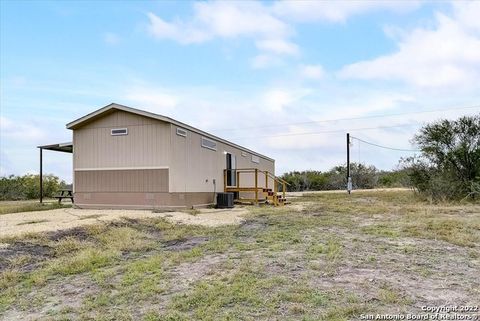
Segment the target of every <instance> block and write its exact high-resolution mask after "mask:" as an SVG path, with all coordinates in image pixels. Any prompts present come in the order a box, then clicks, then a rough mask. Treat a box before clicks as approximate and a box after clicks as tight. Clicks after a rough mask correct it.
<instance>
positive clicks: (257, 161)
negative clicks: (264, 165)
mask: <svg viewBox="0 0 480 321" xmlns="http://www.w3.org/2000/svg"><path fill="white" fill-rule="evenodd" d="M252 163H255V164H260V157H258V156H257V155H252Z"/></svg>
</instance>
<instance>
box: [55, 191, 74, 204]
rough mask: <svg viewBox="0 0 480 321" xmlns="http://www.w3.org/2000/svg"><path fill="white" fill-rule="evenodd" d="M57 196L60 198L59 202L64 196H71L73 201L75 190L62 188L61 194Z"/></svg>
mask: <svg viewBox="0 0 480 321" xmlns="http://www.w3.org/2000/svg"><path fill="white" fill-rule="evenodd" d="M55 198H57V199H58V203H61V202H62V200H63V199H64V198H69V199H70V200H71V201H72V203H73V192H72V190H71V189H61V190H60V194H59V195H56V196H55Z"/></svg>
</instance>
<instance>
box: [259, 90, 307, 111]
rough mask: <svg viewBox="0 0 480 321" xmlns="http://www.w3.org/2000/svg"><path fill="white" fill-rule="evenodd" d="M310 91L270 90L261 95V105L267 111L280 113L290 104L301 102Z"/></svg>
mask: <svg viewBox="0 0 480 321" xmlns="http://www.w3.org/2000/svg"><path fill="white" fill-rule="evenodd" d="M309 92H310V90H308V89H304V88H300V89H295V90H290V89H271V90H268V91H266V92H265V94H264V95H263V105H264V106H265V108H267V110H268V111H272V112H281V111H283V110H284V109H285V108H286V107H288V106H291V104H292V103H294V102H296V101H299V100H301V99H302V98H303V97H305V96H307V95H308V94H309Z"/></svg>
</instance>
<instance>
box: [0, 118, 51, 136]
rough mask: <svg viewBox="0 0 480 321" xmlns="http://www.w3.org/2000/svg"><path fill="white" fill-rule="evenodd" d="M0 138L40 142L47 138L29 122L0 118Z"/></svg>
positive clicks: (42, 130)
mask: <svg viewBox="0 0 480 321" xmlns="http://www.w3.org/2000/svg"><path fill="white" fill-rule="evenodd" d="M0 129H1V130H0V136H1V137H2V138H8V139H12V140H18V141H32V142H40V141H41V140H42V139H45V138H46V137H47V132H46V131H45V130H44V129H43V128H42V127H40V126H37V125H36V124H34V123H33V122H31V121H28V120H22V121H21V122H19V121H13V120H11V119H9V118H7V117H4V116H0Z"/></svg>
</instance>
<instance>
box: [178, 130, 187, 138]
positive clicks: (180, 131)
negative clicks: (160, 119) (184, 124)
mask: <svg viewBox="0 0 480 321" xmlns="http://www.w3.org/2000/svg"><path fill="white" fill-rule="evenodd" d="M177 135H178V136H183V137H187V131H186V130H185V129H183V128H177Z"/></svg>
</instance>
